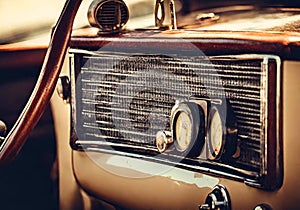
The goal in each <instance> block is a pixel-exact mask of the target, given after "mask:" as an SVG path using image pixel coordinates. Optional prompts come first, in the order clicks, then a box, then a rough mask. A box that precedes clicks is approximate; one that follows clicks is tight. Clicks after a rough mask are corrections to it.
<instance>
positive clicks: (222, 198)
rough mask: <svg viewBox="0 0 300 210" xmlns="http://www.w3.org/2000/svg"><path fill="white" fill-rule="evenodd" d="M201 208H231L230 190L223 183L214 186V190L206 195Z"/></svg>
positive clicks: (223, 209)
mask: <svg viewBox="0 0 300 210" xmlns="http://www.w3.org/2000/svg"><path fill="white" fill-rule="evenodd" d="M199 209H200V210H208V209H210V210H216V209H219V210H230V209H231V203H230V198H229V194H228V191H227V190H226V188H225V187H224V186H222V185H217V186H215V187H214V189H213V191H212V192H211V193H209V194H208V195H207V197H206V200H205V204H202V205H201V206H199Z"/></svg>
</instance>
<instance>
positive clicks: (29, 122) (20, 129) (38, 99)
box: [0, 0, 82, 165]
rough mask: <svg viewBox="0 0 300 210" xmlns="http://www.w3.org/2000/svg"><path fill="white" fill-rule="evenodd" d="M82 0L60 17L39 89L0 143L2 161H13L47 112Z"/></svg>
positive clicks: (70, 3)
mask: <svg viewBox="0 0 300 210" xmlns="http://www.w3.org/2000/svg"><path fill="white" fill-rule="evenodd" d="M81 2H82V0H67V1H66V3H65V6H64V8H63V11H62V13H61V15H60V18H59V19H58V21H57V23H56V25H55V27H54V30H53V34H52V36H51V41H50V44H49V47H48V49H47V53H46V56H45V59H44V62H43V65H42V69H41V71H40V74H39V77H38V80H37V82H36V85H35V88H34V90H33V92H32V94H31V96H30V98H29V100H28V102H27V104H26V106H25V107H24V109H23V111H22V113H21V115H20V116H19V118H18V120H17V121H16V123H15V124H14V126H13V128H12V129H11V131H10V132H9V133H8V135H7V136H6V137H5V139H4V141H3V143H2V144H1V146H0V164H1V165H3V164H6V163H9V162H11V161H12V160H13V159H14V158H15V157H16V156H17V155H18V153H19V152H20V150H21V149H22V147H23V145H24V143H25V142H26V140H27V138H28V136H29V134H30V132H31V131H32V129H33V128H34V127H35V125H36V124H37V122H38V120H39V119H40V117H41V116H42V114H43V113H44V111H45V109H46V106H47V104H48V103H49V101H50V98H51V96H52V94H53V92H54V89H55V86H56V83H57V80H58V77H59V74H60V72H61V68H62V65H63V62H64V58H65V55H66V52H67V49H68V44H69V40H70V37H71V33H72V26H73V22H74V19H75V16H76V13H77V10H78V8H79V6H80V4H81Z"/></svg>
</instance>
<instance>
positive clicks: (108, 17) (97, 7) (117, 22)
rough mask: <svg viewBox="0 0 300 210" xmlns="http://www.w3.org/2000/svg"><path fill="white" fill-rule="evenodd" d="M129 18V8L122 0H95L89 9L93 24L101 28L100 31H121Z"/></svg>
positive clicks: (90, 20)
mask: <svg viewBox="0 0 300 210" xmlns="http://www.w3.org/2000/svg"><path fill="white" fill-rule="evenodd" d="M128 18H129V12H128V8H127V6H126V4H125V3H124V2H123V1H122V0H94V1H93V2H92V4H91V6H90V8H89V10H88V19H89V22H90V24H91V26H94V27H98V28H100V33H116V32H119V31H120V30H121V29H122V28H123V27H124V25H125V24H126V23H127V21H128Z"/></svg>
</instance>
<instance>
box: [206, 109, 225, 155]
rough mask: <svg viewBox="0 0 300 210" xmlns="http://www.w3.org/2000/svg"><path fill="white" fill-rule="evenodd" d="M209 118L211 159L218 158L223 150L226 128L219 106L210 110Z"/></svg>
mask: <svg viewBox="0 0 300 210" xmlns="http://www.w3.org/2000/svg"><path fill="white" fill-rule="evenodd" d="M210 113H211V114H210V119H209V125H208V126H209V127H208V128H209V131H208V132H209V135H208V146H209V153H210V154H209V159H217V158H218V157H219V156H220V154H221V153H222V152H223V151H222V150H223V146H224V135H223V134H224V130H223V124H222V119H221V116H220V113H219V111H218V109H217V108H215V107H213V108H212V109H211V112H210Z"/></svg>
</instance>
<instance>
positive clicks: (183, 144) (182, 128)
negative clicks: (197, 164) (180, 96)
mask: <svg viewBox="0 0 300 210" xmlns="http://www.w3.org/2000/svg"><path fill="white" fill-rule="evenodd" d="M170 119H171V122H170V124H171V129H172V137H173V140H174V144H175V147H176V150H177V151H179V152H181V155H187V156H189V157H196V156H199V155H200V153H201V151H202V149H203V145H204V141H205V125H204V123H205V118H204V111H203V108H202V107H200V106H199V105H198V104H196V103H193V102H181V103H179V104H176V105H175V106H174V107H173V109H172V113H171V118H170Z"/></svg>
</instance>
